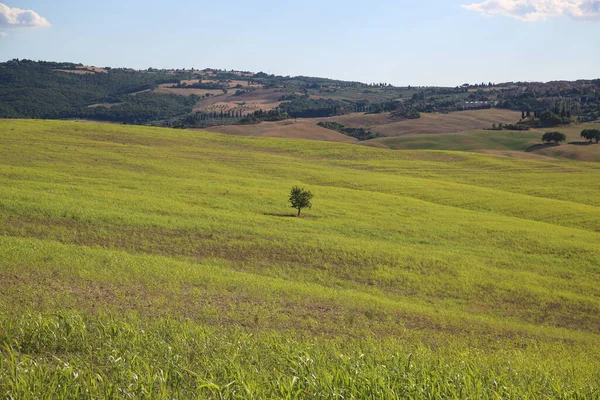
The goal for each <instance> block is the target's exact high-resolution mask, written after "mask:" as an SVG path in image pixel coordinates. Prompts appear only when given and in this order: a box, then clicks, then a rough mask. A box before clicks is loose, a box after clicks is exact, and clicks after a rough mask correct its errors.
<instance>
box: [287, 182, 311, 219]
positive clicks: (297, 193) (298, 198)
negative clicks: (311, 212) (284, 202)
mask: <svg viewBox="0 0 600 400" xmlns="http://www.w3.org/2000/svg"><path fill="white" fill-rule="evenodd" d="M312 198H313V194H312V193H311V192H309V191H308V190H304V189H302V188H301V187H298V186H294V187H293V188H292V191H291V192H290V203H291V204H292V208H295V209H297V210H298V216H300V211H302V209H303V208H311V207H312V203H311V202H310V201H311V200H312Z"/></svg>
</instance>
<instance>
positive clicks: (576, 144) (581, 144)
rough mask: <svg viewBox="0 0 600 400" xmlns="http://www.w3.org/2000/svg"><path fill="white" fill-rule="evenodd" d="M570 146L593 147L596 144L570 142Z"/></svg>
mask: <svg viewBox="0 0 600 400" xmlns="http://www.w3.org/2000/svg"><path fill="white" fill-rule="evenodd" d="M569 144H574V145H575V146H591V145H593V144H596V143H594V142H569Z"/></svg>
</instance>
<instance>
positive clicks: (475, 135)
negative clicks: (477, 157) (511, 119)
mask: <svg viewBox="0 0 600 400" xmlns="http://www.w3.org/2000/svg"><path fill="white" fill-rule="evenodd" d="M588 128H589V129H597V128H598V124H597V123H596V124H587V125H586V124H583V125H569V126H560V127H555V128H547V129H532V130H530V131H506V130H503V131H492V130H468V131H464V132H457V133H435V134H417V135H405V136H396V137H386V138H378V139H374V140H372V141H371V142H374V143H378V144H381V145H384V146H386V147H388V148H390V149H396V150H453V151H492V152H496V153H497V154H499V155H501V154H506V155H511V156H515V154H514V153H512V154H511V153H510V152H520V153H526V154H516V155H517V156H522V157H525V156H526V155H529V156H535V155H538V156H545V157H553V158H566V159H570V160H579V161H591V162H600V145H599V144H596V143H588V142H587V141H586V140H585V139H582V138H581V136H580V134H581V131H582V130H584V129H588ZM552 131H559V132H562V133H564V134H565V135H566V136H567V141H566V142H565V143H562V144H561V145H560V146H555V145H544V144H543V143H542V140H541V138H542V135H543V134H544V132H552Z"/></svg>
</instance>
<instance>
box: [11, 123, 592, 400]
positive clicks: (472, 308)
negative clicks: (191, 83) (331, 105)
mask: <svg viewBox="0 0 600 400" xmlns="http://www.w3.org/2000/svg"><path fill="white" fill-rule="evenodd" d="M598 176H600V164H598V163H587V162H580V161H570V160H560V159H551V158H548V159H536V160H527V159H518V158H508V157H499V156H495V155H489V154H479V153H467V152H452V151H430V150H401V151H394V150H387V149H375V148H369V147H364V146H357V145H349V144H339V143H325V142H317V141H304V140H291V139H268V138H252V137H235V136H226V135H219V134H209V133H199V132H192V131H183V130H173V129H170V130H169V129H160V128H147V127H129V126H121V125H100V124H87V123H72V122H58V121H23V120H21V121H10V120H3V121H0V289H1V290H0V396H3V397H8V398H14V399H23V398H32V397H35V398H57V397H59V398H61V397H64V398H94V399H95V398H106V397H108V398H123V397H125V398H132V397H136V398H137V397H139V398H240V399H249V398H338V399H341V398H345V399H347V398H373V399H391V398H415V399H421V398H429V399H437V398H460V399H462V398H473V399H486V398H489V399H505V398H548V399H555V398H561V399H573V398H576V399H597V398H600V249H599V247H598V246H599V244H600V180H598ZM294 185H299V186H302V187H304V188H306V189H310V190H311V191H312V192H313V193H314V195H315V198H314V201H313V203H314V207H313V209H311V210H307V211H306V212H305V214H304V217H303V218H295V217H293V215H294V210H292V209H291V208H289V205H288V203H287V196H288V193H289V190H290V188H291V187H292V186H294Z"/></svg>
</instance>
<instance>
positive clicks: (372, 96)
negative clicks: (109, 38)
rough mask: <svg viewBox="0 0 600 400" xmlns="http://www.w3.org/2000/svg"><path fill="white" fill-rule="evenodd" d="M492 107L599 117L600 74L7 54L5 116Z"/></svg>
mask: <svg viewBox="0 0 600 400" xmlns="http://www.w3.org/2000/svg"><path fill="white" fill-rule="evenodd" d="M489 108H504V109H509V110H514V111H519V112H521V113H522V115H521V117H522V121H521V122H522V123H524V124H527V125H529V126H532V127H538V126H539V127H546V126H555V125H557V124H564V123H570V122H581V121H583V122H586V121H592V120H595V119H598V117H600V79H598V80H595V81H576V82H549V83H527V82H525V83H523V82H518V83H504V84H492V83H487V84H486V83H482V84H476V85H470V84H464V85H462V86H457V87H449V88H440V87H410V86H409V87H395V86H393V85H391V84H388V83H370V84H367V83H361V82H347V81H340V80H333V79H326V78H314V77H305V76H298V77H289V76H288V77H283V76H275V75H269V74H265V73H263V72H259V73H252V72H248V71H223V70H213V69H204V70H194V69H190V70H186V69H181V70H157V69H152V68H150V69H148V70H144V71H138V70H131V69H123V68H119V69H115V68H108V67H107V68H97V67H89V66H84V65H81V64H74V63H55V62H43V61H41V62H35V61H30V60H11V61H8V62H5V63H0V118H44V119H91V120H97V121H110V122H121V123H128V124H145V125H157V126H167V127H189V128H206V127H211V126H218V125H255V124H259V123H261V122H265V121H271V122H273V121H282V120H288V119H297V118H323V117H335V116H339V115H346V114H351V113H362V114H367V115H378V114H381V113H386V112H389V113H393V114H394V116H395V117H396V119H398V120H402V119H413V118H418V117H419V116H420V115H421V113H434V112H437V113H451V112H456V111H468V110H476V109H489ZM517 121H518V119H517V120H515V121H511V122H512V123H516V122H517ZM356 128H357V129H360V128H362V127H356Z"/></svg>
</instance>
